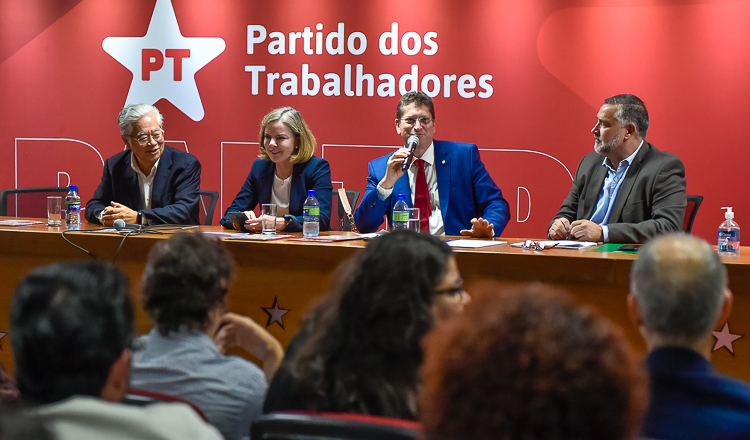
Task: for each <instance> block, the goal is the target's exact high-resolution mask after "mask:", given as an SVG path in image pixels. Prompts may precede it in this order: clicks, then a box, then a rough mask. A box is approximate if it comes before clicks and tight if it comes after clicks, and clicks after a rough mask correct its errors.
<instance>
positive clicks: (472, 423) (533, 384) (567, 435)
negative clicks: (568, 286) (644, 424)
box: [420, 284, 646, 440]
mask: <svg viewBox="0 0 750 440" xmlns="http://www.w3.org/2000/svg"><path fill="white" fill-rule="evenodd" d="M423 380H424V388H423V394H422V395H421V396H420V420H421V422H422V426H423V429H424V433H425V437H426V438H427V439H428V440H455V439H476V440H479V439H507V440H511V439H519V440H520V439H523V440H535V439H539V440H548V439H556V440H567V439H570V440H588V439H591V440H601V439H609V440H624V439H632V438H634V436H635V435H636V434H637V432H638V428H639V422H640V419H641V416H642V415H643V409H644V406H645V399H646V389H645V376H644V374H643V371H642V370H641V368H640V367H639V365H638V363H637V361H636V359H635V356H634V354H633V352H632V350H631V348H630V346H629V345H628V344H627V342H626V341H625V339H624V338H623V336H622V335H621V334H620V332H619V331H618V330H617V329H615V328H614V327H613V326H612V325H611V324H610V323H609V322H608V321H607V320H606V319H604V318H602V317H600V316H598V315H597V314H596V313H594V312H593V311H591V310H590V309H589V308H587V307H581V306H578V305H576V304H575V303H574V302H573V301H572V300H571V299H570V298H569V297H568V296H567V295H565V294H563V293H561V292H560V291H556V290H554V289H552V288H549V287H545V286H542V285H539V284H534V285H525V286H521V287H517V288H513V289H507V290H504V291H502V292H501V293H498V292H494V291H492V290H488V291H486V292H483V294H480V295H476V296H475V298H474V300H473V301H472V304H470V305H469V307H468V308H467V309H466V310H465V311H464V313H463V314H462V315H461V316H460V317H459V318H458V319H455V320H453V321H452V322H450V323H448V324H447V325H445V326H442V327H438V328H437V329H436V330H435V331H434V332H433V333H431V334H430V335H429V336H428V337H427V338H426V343H425V363H424V369H423Z"/></svg>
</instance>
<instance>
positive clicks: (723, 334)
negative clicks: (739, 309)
mask: <svg viewBox="0 0 750 440" xmlns="http://www.w3.org/2000/svg"><path fill="white" fill-rule="evenodd" d="M713 334H714V337H715V338H716V343H715V344H714V349H713V350H711V351H712V352H713V351H716V350H718V349H720V348H721V347H726V349H727V350H729V352H730V353H732V356H734V348H733V347H732V342H733V341H735V340H737V339H739V338H741V337H742V335H733V334H732V333H730V332H729V322H725V323H724V327H723V328H722V329H721V331H720V332H713Z"/></svg>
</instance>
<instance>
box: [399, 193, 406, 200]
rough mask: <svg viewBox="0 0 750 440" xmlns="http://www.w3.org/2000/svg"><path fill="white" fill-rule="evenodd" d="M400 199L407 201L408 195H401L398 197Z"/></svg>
mask: <svg viewBox="0 0 750 440" xmlns="http://www.w3.org/2000/svg"><path fill="white" fill-rule="evenodd" d="M398 199H399V200H405V199H406V194H399V195H398Z"/></svg>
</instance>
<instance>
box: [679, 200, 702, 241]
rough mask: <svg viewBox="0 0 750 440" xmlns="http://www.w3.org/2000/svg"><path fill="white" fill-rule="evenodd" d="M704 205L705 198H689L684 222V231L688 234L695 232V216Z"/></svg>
mask: <svg viewBox="0 0 750 440" xmlns="http://www.w3.org/2000/svg"><path fill="white" fill-rule="evenodd" d="M701 203H703V196H687V207H686V208H685V219H684V220H683V221H682V229H683V230H684V231H685V232H687V233H688V234H689V233H690V231H692V230H693V222H694V221H695V214H698V208H700V207H701Z"/></svg>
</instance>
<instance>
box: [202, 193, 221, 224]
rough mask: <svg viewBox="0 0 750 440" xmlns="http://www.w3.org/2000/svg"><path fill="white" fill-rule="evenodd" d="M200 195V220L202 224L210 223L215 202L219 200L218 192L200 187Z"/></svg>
mask: <svg viewBox="0 0 750 440" xmlns="http://www.w3.org/2000/svg"><path fill="white" fill-rule="evenodd" d="M200 195H201V206H200V214H199V217H200V220H201V224H202V225H208V226H210V225H211V222H212V221H213V219H214V211H215V210H216V202H217V201H218V200H219V193H218V192H217V191H209V190H205V189H202V190H200Z"/></svg>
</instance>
